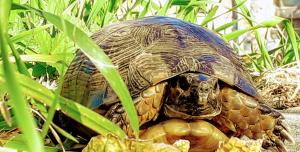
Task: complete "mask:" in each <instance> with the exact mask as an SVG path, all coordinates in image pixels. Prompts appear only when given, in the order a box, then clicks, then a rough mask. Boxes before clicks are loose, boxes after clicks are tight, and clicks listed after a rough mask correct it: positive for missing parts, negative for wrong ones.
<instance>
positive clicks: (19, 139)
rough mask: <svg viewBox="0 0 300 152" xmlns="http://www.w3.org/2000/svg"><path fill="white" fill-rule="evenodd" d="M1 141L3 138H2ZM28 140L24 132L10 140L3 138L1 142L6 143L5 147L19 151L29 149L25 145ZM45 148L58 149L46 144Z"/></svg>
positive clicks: (47, 150)
mask: <svg viewBox="0 0 300 152" xmlns="http://www.w3.org/2000/svg"><path fill="white" fill-rule="evenodd" d="M0 141H1V139H0ZM26 141H27V138H26V137H25V136H24V135H23V134H18V135H16V136H15V137H13V138H12V139H10V140H8V141H5V140H2V141H1V142H4V143H6V144H5V145H4V147H6V148H13V149H17V150H18V151H26V150H27V147H26V145H25V144H26ZM43 148H44V149H45V152H57V151H58V150H57V148H56V147H49V146H44V147H43Z"/></svg>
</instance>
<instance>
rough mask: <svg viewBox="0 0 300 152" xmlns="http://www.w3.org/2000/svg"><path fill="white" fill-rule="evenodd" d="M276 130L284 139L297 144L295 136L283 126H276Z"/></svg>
mask: <svg viewBox="0 0 300 152" xmlns="http://www.w3.org/2000/svg"><path fill="white" fill-rule="evenodd" d="M274 131H275V132H278V133H279V136H280V137H281V138H282V139H283V140H287V141H288V142H290V143H292V144H295V140H294V138H293V136H292V135H291V134H290V133H289V132H288V131H287V130H286V129H285V128H284V127H282V126H276V127H275V128H274Z"/></svg>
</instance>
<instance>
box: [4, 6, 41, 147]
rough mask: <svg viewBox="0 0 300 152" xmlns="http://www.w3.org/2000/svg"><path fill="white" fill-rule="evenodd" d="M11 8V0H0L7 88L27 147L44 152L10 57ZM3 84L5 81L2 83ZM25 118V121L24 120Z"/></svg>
mask: <svg viewBox="0 0 300 152" xmlns="http://www.w3.org/2000/svg"><path fill="white" fill-rule="evenodd" d="M10 8H11V1H9V0H8V1H4V0H2V1H0V47H1V55H2V60H3V66H2V67H3V69H4V78H5V80H6V83H5V84H6V85H7V90H8V93H9V95H10V97H11V100H12V104H13V111H14V114H15V116H16V119H17V124H18V126H19V127H20V128H21V130H22V132H23V134H24V136H25V138H26V139H27V140H26V149H27V150H28V151H32V152H43V151H44V148H43V144H42V141H41V138H40V136H39V134H38V132H37V131H36V130H35V129H36V124H35V122H34V120H33V116H32V114H31V112H30V109H29V106H28V104H27V103H26V101H25V100H24V99H25V98H24V96H23V94H22V92H21V88H20V87H19V84H18V82H19V79H17V77H16V74H15V73H14V72H13V69H12V65H11V64H10V62H9V59H8V34H7V30H8V22H7V21H8V17H9V12H10ZM2 84H3V83H2ZM24 120H25V121H24Z"/></svg>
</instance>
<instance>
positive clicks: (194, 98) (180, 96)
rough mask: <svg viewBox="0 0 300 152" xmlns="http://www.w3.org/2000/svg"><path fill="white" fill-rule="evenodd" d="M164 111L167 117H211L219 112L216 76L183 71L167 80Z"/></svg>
mask: <svg viewBox="0 0 300 152" xmlns="http://www.w3.org/2000/svg"><path fill="white" fill-rule="evenodd" d="M169 84H170V85H169V91H168V93H167V98H166V104H165V105H164V110H165V111H164V112H165V114H166V115H167V116H168V117H176V118H185V119H203V118H211V117H214V116H216V115H218V114H219V113H220V112H221V105H220V102H218V95H219V92H220V91H219V83H218V78H215V77H213V76H209V75H206V74H202V73H183V74H180V75H178V76H176V77H174V78H172V79H170V81H169Z"/></svg>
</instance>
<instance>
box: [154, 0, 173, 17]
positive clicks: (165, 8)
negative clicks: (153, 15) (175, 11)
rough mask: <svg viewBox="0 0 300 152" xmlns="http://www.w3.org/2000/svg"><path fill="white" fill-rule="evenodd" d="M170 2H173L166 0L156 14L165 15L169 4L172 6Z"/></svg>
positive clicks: (169, 6)
mask: <svg viewBox="0 0 300 152" xmlns="http://www.w3.org/2000/svg"><path fill="white" fill-rule="evenodd" d="M172 3H173V0H168V1H167V2H166V4H165V5H164V6H163V7H162V8H161V9H159V10H158V12H157V15H158V16H166V14H167V11H168V10H169V9H170V8H171V6H172Z"/></svg>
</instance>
